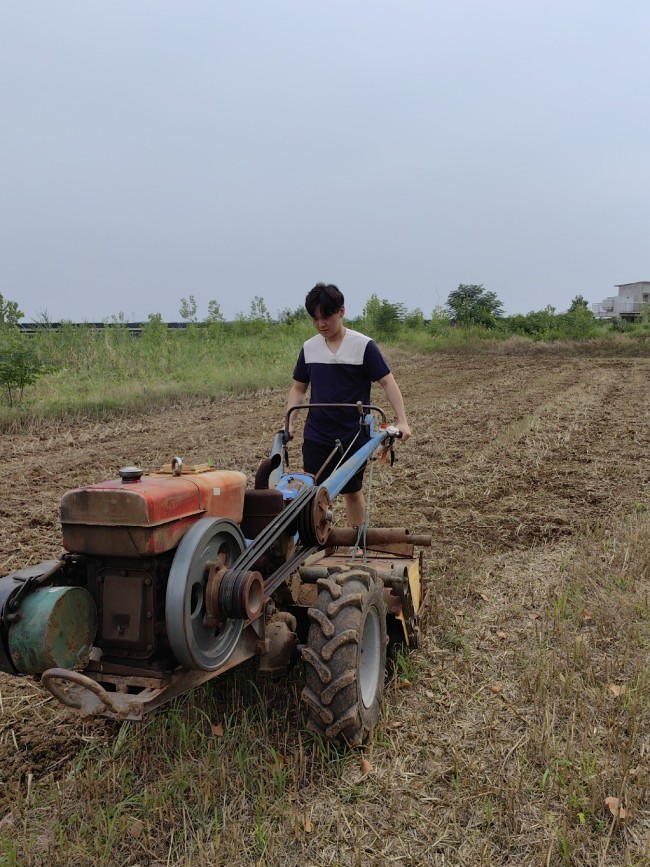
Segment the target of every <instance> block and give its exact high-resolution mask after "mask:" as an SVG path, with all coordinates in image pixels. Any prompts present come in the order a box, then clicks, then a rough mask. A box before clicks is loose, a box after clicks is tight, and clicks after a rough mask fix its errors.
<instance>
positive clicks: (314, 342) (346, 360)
mask: <svg viewBox="0 0 650 867" xmlns="http://www.w3.org/2000/svg"><path fill="white" fill-rule="evenodd" d="M370 340H371V338H370V337H367V336H366V335H365V334H361V333H360V332H359V331H353V330H352V329H351V328H346V329H345V335H344V337H343V341H342V343H341V345H340V346H339V350H338V352H337V353H336V355H333V354H332V353H331V352H330V351H329V349H328V347H327V344H326V343H325V339H324V337H323V336H322V334H315V335H314V336H313V337H310V338H309V340H307V341H305V344H304V347H303V349H304V352H305V363H306V364H363V356H364V353H365V351H366V346H367V345H368V344H369V343H370Z"/></svg>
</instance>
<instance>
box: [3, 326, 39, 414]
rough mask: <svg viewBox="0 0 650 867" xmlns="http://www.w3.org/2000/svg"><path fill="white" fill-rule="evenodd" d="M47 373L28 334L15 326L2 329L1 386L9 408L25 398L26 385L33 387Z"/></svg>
mask: <svg viewBox="0 0 650 867" xmlns="http://www.w3.org/2000/svg"><path fill="white" fill-rule="evenodd" d="M44 372H45V364H44V362H43V361H42V360H41V359H40V357H39V355H38V352H37V350H36V348H35V347H34V345H33V343H32V342H31V340H30V338H29V337H28V336H27V335H26V334H22V333H21V332H20V331H19V329H18V328H17V327H16V326H15V325H11V326H8V325H3V326H2V327H1V328H0V386H1V387H2V388H3V389H4V391H5V396H6V398H7V402H8V403H9V406H13V405H14V404H15V403H16V402H17V401H19V400H21V399H22V397H23V391H24V389H25V386H26V385H33V384H34V383H35V382H36V380H37V379H38V377H39V376H40V375H41V374H42V373H44Z"/></svg>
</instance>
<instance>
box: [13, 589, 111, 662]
mask: <svg viewBox="0 0 650 867" xmlns="http://www.w3.org/2000/svg"><path fill="white" fill-rule="evenodd" d="M96 632H97V608H96V606H95V602H94V600H93V598H92V596H91V595H90V593H89V592H88V591H87V590H85V589H84V588H83V587H39V588H38V589H37V590H34V591H33V592H32V593H29V594H28V595H27V596H25V598H24V599H23V600H22V602H21V605H20V609H19V611H18V617H17V619H16V620H15V621H14V622H13V623H12V625H11V628H10V629H9V636H8V644H9V653H10V654H11V661H12V662H13V664H14V666H15V667H16V669H17V670H18V671H19V672H20V673H21V674H42V673H43V672H44V671H47V669H48V668H68V669H73V670H74V669H76V670H79V669H82V668H85V667H86V665H87V664H88V656H89V654H90V650H91V647H92V643H93V640H94V638H95V634H96Z"/></svg>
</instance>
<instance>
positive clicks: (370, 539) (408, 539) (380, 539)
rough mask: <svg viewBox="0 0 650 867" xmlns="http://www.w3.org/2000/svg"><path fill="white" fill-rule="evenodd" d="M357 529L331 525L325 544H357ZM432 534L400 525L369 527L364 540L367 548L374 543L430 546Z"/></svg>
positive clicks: (349, 545)
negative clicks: (414, 530)
mask: <svg viewBox="0 0 650 867" xmlns="http://www.w3.org/2000/svg"><path fill="white" fill-rule="evenodd" d="M358 538H359V531H358V530H357V529H356V527H332V529H331V530H330V533H329V536H328V537H327V544H328V545H334V546H336V547H339V546H348V547H351V546H352V545H356V544H357V540H358ZM431 540H432V536H431V534H430V533H419V534H415V533H409V531H408V530H406V529H402V528H401V527H369V528H368V529H367V530H366V532H365V542H366V545H367V547H368V548H372V547H373V546H374V545H379V546H381V545H419V546H420V547H421V548H428V547H430V546H431Z"/></svg>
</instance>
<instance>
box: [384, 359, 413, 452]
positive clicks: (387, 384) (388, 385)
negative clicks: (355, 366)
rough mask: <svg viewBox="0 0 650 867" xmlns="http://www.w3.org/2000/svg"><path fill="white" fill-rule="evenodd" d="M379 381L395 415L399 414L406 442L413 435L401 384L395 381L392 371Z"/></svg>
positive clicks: (398, 422) (398, 423) (398, 419)
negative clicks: (407, 418)
mask: <svg viewBox="0 0 650 867" xmlns="http://www.w3.org/2000/svg"><path fill="white" fill-rule="evenodd" d="M377 381H378V382H379V385H381V387H382V388H383V389H384V392H385V394H386V397H387V398H388V402H389V403H390V405H391V406H392V407H393V410H394V411H395V415H396V416H397V427H398V428H399V429H400V430H401V431H402V441H403V442H406V440H407V439H408V438H409V437H410V436H411V428H410V427H409V423H408V422H407V420H406V410H405V409H404V398H403V397H402V392H401V391H400V390H399V385H398V384H397V383H396V382H395V377H394V376H393V374H392V373H387V374H386V376H382V378H381V379H379V380H377Z"/></svg>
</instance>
